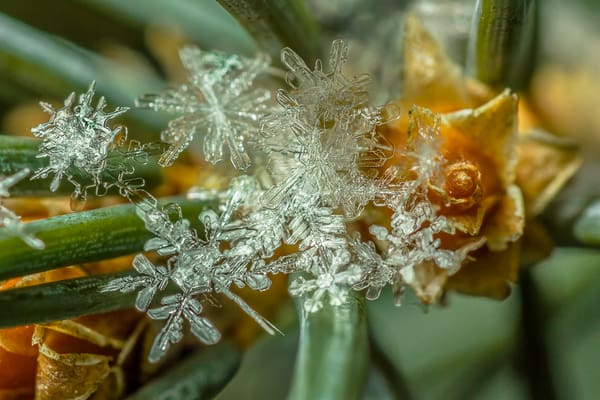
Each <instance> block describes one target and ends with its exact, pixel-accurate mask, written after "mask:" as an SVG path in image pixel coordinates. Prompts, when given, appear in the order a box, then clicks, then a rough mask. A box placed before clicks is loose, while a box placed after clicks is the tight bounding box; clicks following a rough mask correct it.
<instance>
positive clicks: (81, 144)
mask: <svg viewBox="0 0 600 400" xmlns="http://www.w3.org/2000/svg"><path fill="white" fill-rule="evenodd" d="M94 92H95V82H92V83H91V85H90V86H89V88H88V90H87V92H86V93H83V94H81V95H80V96H79V99H78V102H77V104H75V93H74V92H73V93H71V94H70V95H69V96H68V97H67V99H66V100H65V102H64V106H63V107H62V108H59V109H55V108H54V107H52V105H50V104H48V103H41V106H42V108H43V109H44V111H46V112H48V113H50V115H51V116H50V120H49V121H48V122H45V123H42V124H40V125H38V126H37V127H35V128H33V129H32V130H31V131H32V133H33V134H34V135H35V136H37V137H39V138H42V139H43V140H42V143H41V144H40V146H39V155H38V157H39V158H46V159H47V160H48V166H47V167H42V168H39V169H37V170H36V171H34V175H33V176H32V177H31V179H39V178H47V177H48V176H49V175H54V178H53V180H52V183H51V185H50V190H52V191H53V192H54V191H56V190H57V189H58V187H59V185H60V183H61V180H62V178H63V177H65V178H66V179H67V180H68V181H69V182H70V183H72V184H73V186H74V187H75V188H74V191H73V198H74V199H76V200H85V199H86V198H87V194H88V191H90V190H92V189H93V190H94V192H95V194H96V195H97V196H102V195H104V194H105V193H106V192H107V191H108V189H110V188H112V187H116V188H118V189H119V192H120V194H121V195H123V196H126V197H130V198H131V196H133V195H134V194H135V193H136V192H140V191H141V188H142V186H143V185H144V181H143V179H141V178H131V177H130V176H131V175H133V174H134V172H135V165H136V163H137V164H139V163H140V162H142V163H143V162H147V161H148V160H147V158H148V155H149V152H150V149H151V147H152V145H141V144H140V143H138V142H135V141H131V142H129V144H128V148H127V149H126V150H124V149H123V148H122V146H123V145H124V144H125V140H126V139H127V129H126V128H124V127H122V126H117V127H114V128H113V127H110V126H109V125H108V124H109V122H110V120H112V119H113V118H116V117H118V116H120V115H122V114H123V113H125V112H126V111H127V110H128V108H127V107H117V108H116V109H115V110H114V111H112V112H105V111H104V109H105V108H106V101H105V99H104V97H100V99H99V100H98V103H97V104H96V106H95V107H94V106H93V105H92V99H93V97H94Z"/></svg>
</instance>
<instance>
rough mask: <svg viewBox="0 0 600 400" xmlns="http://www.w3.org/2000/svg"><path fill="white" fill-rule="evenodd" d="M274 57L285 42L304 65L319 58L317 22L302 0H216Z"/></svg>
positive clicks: (277, 55) (277, 57) (277, 56)
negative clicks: (300, 58)
mask: <svg viewBox="0 0 600 400" xmlns="http://www.w3.org/2000/svg"><path fill="white" fill-rule="evenodd" d="M217 1H218V2H219V3H220V4H221V5H222V6H223V7H224V8H225V9H226V10H227V11H229V13H230V14H231V15H232V16H233V17H235V18H236V19H237V20H238V22H239V23H240V24H241V25H242V26H243V27H244V28H246V30H247V31H248V32H249V33H250V34H251V35H252V36H253V37H254V39H255V40H256V42H257V43H258V44H259V45H260V46H261V47H262V48H263V50H265V51H266V52H267V53H269V54H270V55H271V57H273V58H274V59H275V60H278V59H279V53H280V51H281V48H282V47H286V46H289V47H291V48H292V50H294V51H295V52H296V53H298V54H299V55H300V56H301V57H302V58H303V59H304V60H305V61H306V62H307V64H308V65H310V64H311V63H313V62H314V61H315V60H316V59H317V58H319V33H318V25H317V23H316V22H315V21H314V20H313V18H312V16H311V15H310V13H309V12H308V9H307V7H306V4H305V2H304V1H303V0H268V1H267V0H217Z"/></svg>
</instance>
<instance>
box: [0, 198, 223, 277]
mask: <svg viewBox="0 0 600 400" xmlns="http://www.w3.org/2000/svg"><path fill="white" fill-rule="evenodd" d="M168 202H176V203H178V204H179V205H180V207H181V209H182V212H183V214H184V217H185V218H188V219H189V220H190V221H191V222H192V223H193V224H195V226H196V227H199V226H200V222H199V221H198V218H197V216H198V214H199V213H200V212H201V211H202V210H204V209H205V208H206V207H209V206H210V205H211V203H208V202H205V201H203V202H199V201H189V200H183V199H170V200H166V201H163V204H164V203H168ZM25 229H26V231H27V232H28V233H31V234H33V235H35V237H37V238H39V239H41V240H43V241H44V243H45V245H46V248H45V249H44V250H43V251H36V250H32V249H31V248H30V247H29V246H28V245H27V244H25V243H24V242H23V241H22V240H21V239H20V238H18V237H2V229H0V280H3V279H8V278H13V277H17V276H24V275H29V274H33V273H37V272H42V271H48V270H51V269H54V268H59V267H65V266H69V265H74V264H79V263H85V262H93V261H99V260H105V259H109V258H113V257H118V256H123V255H127V254H133V253H135V252H138V251H142V250H143V248H144V243H145V242H146V241H147V240H148V239H150V238H152V234H151V233H150V232H148V231H147V230H146V228H145V226H144V222H143V221H142V220H141V219H140V218H139V217H138V216H137V214H136V207H135V206H134V205H131V204H127V205H120V206H114V207H106V208H101V209H96V210H91V211H84V212H79V213H74V214H67V215H60V216H58V217H53V218H48V219H45V220H40V221H34V222H30V223H27V224H26V227H25Z"/></svg>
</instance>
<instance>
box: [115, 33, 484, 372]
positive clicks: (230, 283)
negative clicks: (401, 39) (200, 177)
mask: <svg viewBox="0 0 600 400" xmlns="http://www.w3.org/2000/svg"><path fill="white" fill-rule="evenodd" d="M347 53H348V47H347V46H346V44H344V43H343V42H342V41H335V42H334V43H333V45H332V47H331V53H330V57H329V69H324V68H323V66H322V64H321V62H320V61H317V63H316V64H315V68H314V69H310V68H309V67H307V66H306V64H305V63H304V61H303V60H302V59H301V58H300V57H299V56H298V55H297V54H296V53H294V52H293V51H292V50H290V49H284V50H283V51H282V62H283V64H284V65H285V66H286V67H287V68H288V69H289V74H288V77H287V82H288V84H289V86H290V88H288V90H287V91H284V90H280V91H279V92H278V94H277V101H278V103H279V106H280V107H279V108H272V109H270V110H269V114H268V115H263V114H264V113H266V111H267V110H266V106H265V100H266V99H267V98H268V96H267V95H266V94H265V92H264V91H260V90H259V91H251V92H247V89H249V87H250V85H251V82H252V79H253V78H254V77H255V76H256V75H257V74H258V73H259V72H260V71H262V70H263V69H264V68H265V67H266V61H265V60H264V59H261V58H257V59H253V60H250V59H243V58H240V57H237V56H225V55H223V54H220V53H208V52H201V51H200V50H198V49H193V48H186V49H184V50H183V51H182V53H181V55H182V60H183V62H184V64H185V66H186V68H187V69H188V72H189V75H190V76H189V81H190V84H189V85H184V86H181V87H180V88H178V89H175V90H171V91H167V92H165V93H163V94H162V95H160V96H154V95H150V96H145V97H143V98H141V99H140V101H139V102H140V104H141V105H142V106H146V107H149V108H152V109H155V110H167V111H170V112H172V113H176V114H181V116H180V117H179V118H177V119H176V120H174V121H172V122H171V124H170V125H169V128H168V129H167V131H165V132H164V133H163V140H165V141H167V142H168V143H170V144H171V147H170V149H169V150H168V151H167V153H165V154H164V155H163V159H162V163H163V164H165V165H166V164H170V163H171V162H173V160H174V159H175V158H176V156H177V155H178V154H179V153H180V152H181V151H182V150H183V149H184V148H185V147H186V146H187V145H188V143H189V141H190V140H191V139H192V137H193V135H194V133H195V131H196V129H202V128H203V127H206V131H207V132H206V137H205V154H206V157H207V159H208V160H210V161H217V160H219V159H220V158H221V154H222V150H221V148H222V146H223V144H227V145H228V146H229V148H230V152H231V156H232V162H233V164H234V165H235V166H236V167H238V168H242V167H245V166H246V165H247V162H246V161H247V160H248V157H247V156H246V155H245V154H246V153H245V150H244V147H243V146H244V142H245V139H246V138H249V137H248V134H249V133H252V138H251V140H250V142H251V143H252V145H253V146H255V148H256V150H258V151H262V154H258V155H257V157H256V158H255V159H256V160H257V161H258V162H259V163H260V164H259V165H257V168H255V169H254V172H255V175H254V176H240V177H237V178H236V179H234V180H232V182H231V185H230V188H229V189H228V190H227V191H226V192H221V193H215V191H214V190H209V191H206V192H203V191H201V190H199V189H195V192H194V193H193V197H194V198H210V199H212V200H213V201H221V205H220V207H219V210H218V212H217V211H215V210H205V211H203V212H202V213H201V214H200V215H199V219H200V223H201V224H202V225H203V226H204V232H203V234H201V235H199V234H198V232H197V231H196V230H195V229H194V228H193V225H194V224H193V223H192V222H190V221H188V220H187V219H185V218H183V217H182V215H181V212H180V210H179V208H178V207H177V206H174V205H173V206H168V207H164V208H160V207H157V206H156V205H151V204H150V205H149V204H145V207H143V208H142V207H139V209H140V216H141V217H142V218H143V219H144V221H145V224H146V228H147V229H148V230H149V231H150V232H151V233H152V234H153V235H154V238H152V239H150V240H149V241H148V242H147V243H146V245H145V248H144V249H145V251H154V252H156V253H157V254H158V255H160V256H163V257H165V258H167V261H166V264H165V266H158V267H157V266H155V265H154V264H153V263H151V262H150V261H149V260H148V259H147V258H145V257H144V256H143V255H138V256H137V257H136V259H135V261H134V267H135V269H136V270H137V271H138V273H139V275H138V276H137V277H131V276H128V277H124V278H121V279H119V280H116V281H113V282H111V283H110V284H109V285H107V286H106V287H105V288H104V290H121V291H135V290H139V294H138V298H137V301H136V306H137V308H139V309H141V310H148V311H147V312H148V314H149V316H150V317H151V318H154V319H160V320H165V325H164V327H163V329H162V330H161V332H160V334H159V335H158V336H157V338H156V340H155V342H154V346H153V349H152V352H151V356H150V357H151V359H152V360H153V361H155V360H157V359H158V358H160V357H162V356H163V355H164V354H165V352H166V351H167V349H168V348H169V346H170V345H171V344H172V343H175V342H177V341H179V340H180V339H181V338H182V335H183V323H184V321H186V320H187V321H188V323H189V324H190V327H191V331H192V333H193V334H194V335H196V336H197V337H198V338H199V339H200V340H201V341H202V342H204V343H214V342H215V341H217V340H218V339H219V333H218V331H217V330H216V328H215V327H214V326H213V324H212V323H211V322H210V321H208V320H207V319H206V318H204V317H202V316H201V312H202V309H203V303H202V302H203V301H205V300H207V299H212V295H213V294H220V295H222V296H224V297H226V298H228V299H230V300H231V301H233V302H234V303H236V304H237V305H238V306H239V307H241V308H242V310H244V311H245V312H246V313H247V314H248V315H250V316H251V317H252V318H254V319H255V321H256V322H257V323H258V324H259V325H261V326H262V327H263V328H264V329H265V330H266V331H267V332H269V333H274V332H276V331H277V330H276V328H275V327H274V326H273V325H272V324H270V323H269V322H268V321H266V320H265V319H264V318H263V317H262V316H260V315H259V314H258V313H256V311H255V310H254V309H252V308H251V307H250V306H249V305H248V304H247V303H246V302H244V300H243V299H242V298H241V297H239V296H238V295H237V294H235V293H234V292H233V291H232V288H233V287H247V288H250V289H252V290H257V291H264V290H266V289H268V288H269V286H270V284H271V275H272V274H279V273H283V274H291V273H295V274H297V276H295V278H294V279H293V280H292V282H291V284H290V288H289V291H290V293H291V294H292V295H294V296H299V297H302V299H303V310H304V312H306V313H310V312H318V311H319V310H320V309H321V308H322V307H324V306H325V304H330V305H332V306H338V305H341V304H344V303H345V302H346V301H347V299H348V296H349V295H350V293H351V291H352V290H366V297H367V298H368V299H375V298H377V297H378V296H379V293H380V292H381V290H382V288H384V287H385V286H387V285H391V286H392V287H393V288H394V291H395V292H400V291H401V289H402V288H403V287H404V286H406V285H407V284H410V283H411V280H412V279H414V277H413V276H412V275H414V269H415V268H416V267H417V266H419V265H421V264H423V263H434V264H436V265H437V266H439V267H440V268H444V269H446V270H447V271H448V272H449V273H454V272H455V271H456V270H457V269H458V268H459V267H460V265H461V263H462V262H463V260H464V259H465V258H466V256H467V253H468V252H469V251H470V250H472V249H473V248H475V246H476V245H479V244H466V245H464V246H462V247H460V248H458V249H449V248H445V247H444V246H443V245H442V243H441V241H440V238H439V237H440V234H442V233H443V234H452V233H454V231H453V227H452V225H451V224H450V223H448V221H447V220H446V218H445V217H444V216H442V215H440V214H439V210H438V208H437V207H436V206H435V205H433V204H432V203H431V201H430V200H429V197H428V193H429V191H430V190H431V186H432V185H431V182H432V180H433V178H434V177H435V178H436V181H439V179H437V178H438V177H439V172H440V166H441V165H443V163H444V160H443V157H442V156H441V153H440V151H439V135H438V130H439V121H437V124H434V126H432V127H429V128H425V126H426V125H425V124H422V125H423V126H424V128H423V129H422V132H419V135H418V137H417V138H412V139H411V142H410V143H411V144H410V146H408V147H407V149H406V150H403V151H402V153H401V156H402V158H403V159H404V160H405V162H404V164H403V165H399V166H398V168H404V170H403V171H402V173H400V174H397V173H395V169H389V170H386V171H383V170H384V165H385V162H386V160H387V159H388V157H389V156H390V153H391V152H392V151H393V149H392V147H391V146H390V145H389V144H388V143H387V142H386V141H385V140H384V138H383V137H381V136H380V135H379V133H378V130H377V128H378V127H379V126H380V125H381V124H382V120H383V118H382V117H381V115H380V114H381V113H380V111H379V110H378V109H377V108H373V107H371V106H370V105H369V99H368V91H367V86H368V82H369V79H368V77H366V76H359V77H357V78H347V77H346V76H345V75H344V74H343V71H342V67H343V65H344V63H345V62H346V59H347ZM240 99H241V100H240ZM259 118H260V124H258V125H257V124H256V122H257V120H258V119H259ZM388 118H389V116H388ZM400 164H402V163H400ZM381 172H383V173H381ZM367 205H372V206H374V207H386V208H388V209H389V214H392V219H391V224H390V227H389V228H385V227H380V226H376V225H374V226H371V227H370V233H371V235H372V238H373V239H377V241H378V245H382V246H384V248H385V250H384V251H378V250H377V248H376V246H375V245H374V243H372V242H371V241H369V240H368V239H367V240H364V241H363V240H361V239H360V237H359V236H358V235H356V234H352V231H353V229H352V225H351V222H352V221H353V220H355V219H356V218H357V217H360V216H361V215H362V214H363V210H364V208H365V207H366V206H367ZM284 245H285V247H284ZM290 248H294V249H295V251H291V252H290ZM168 282H170V284H171V286H174V287H176V288H177V289H178V291H179V293H178V294H176V295H168V296H166V297H162V298H161V305H160V306H158V308H151V307H152V305H151V304H152V302H153V299H154V298H155V297H160V295H161V293H162V291H163V289H165V288H166V287H167V286H168Z"/></svg>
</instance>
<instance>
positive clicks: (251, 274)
mask: <svg viewBox="0 0 600 400" xmlns="http://www.w3.org/2000/svg"><path fill="white" fill-rule="evenodd" d="M250 181H251V180H248V179H244V178H243V177H241V178H238V179H237V180H235V181H234V182H233V183H232V188H231V190H230V195H229V198H228V200H227V202H226V204H225V205H224V207H223V208H222V210H221V213H220V214H217V213H216V212H214V211H212V210H206V211H203V212H202V213H201V214H200V215H199V219H200V221H201V222H202V223H203V225H204V235H203V236H199V235H198V233H197V232H196V230H195V229H194V228H192V226H191V223H190V221H188V220H186V219H184V218H183V217H182V215H181V211H180V209H179V207H178V206H176V205H170V206H167V207H164V208H150V209H138V210H139V214H140V216H141V217H142V218H143V219H144V222H145V225H146V229H148V231H150V232H151V233H152V234H153V235H154V236H155V237H154V238H152V239H150V240H149V241H148V242H146V245H145V246H144V249H145V250H146V251H156V252H157V253H158V254H159V255H162V256H167V257H168V260H167V266H166V267H155V266H154V265H153V264H152V263H151V262H150V261H149V260H148V259H147V258H146V257H145V256H143V255H141V254H140V255H138V256H136V258H135V260H134V267H135V269H136V271H137V272H138V273H139V275H137V276H133V277H124V278H119V279H116V280H114V281H112V282H110V283H108V284H107V285H106V286H105V287H104V288H103V289H102V290H103V291H116V290H118V291H122V292H131V291H135V290H138V289H140V288H141V290H140V291H139V292H138V296H137V300H136V307H137V308H138V309H140V310H144V311H145V310H148V311H147V312H148V315H149V316H150V317H151V318H154V319H164V320H166V322H165V325H164V327H163V329H162V330H161V332H160V333H159V335H158V336H157V338H156V340H155V342H154V345H153V348H152V350H151V356H150V358H151V360H152V361H156V360H158V359H159V358H160V357H162V356H163V355H164V354H165V352H166V351H167V349H168V348H169V346H170V345H171V344H172V343H175V342H177V341H179V340H180V339H181V337H182V334H183V333H182V329H183V325H182V324H183V321H184V320H187V321H188V322H189V324H190V326H191V330H192V332H193V333H194V334H195V335H196V336H197V337H198V338H199V340H201V341H202V342H204V343H206V344H211V343H214V342H216V341H218V340H219V337H220V334H219V333H218V331H217V330H216V328H215V327H214V326H213V325H212V323H211V322H210V321H208V320H207V319H206V318H204V317H201V316H200V313H201V311H202V305H201V303H200V301H199V300H198V299H197V297H198V296H208V295H210V294H211V293H215V294H222V295H224V296H225V297H227V298H228V299H230V300H231V301H233V302H234V303H236V304H237V305H238V306H239V307H240V308H241V309H242V310H243V311H244V312H246V313H247V314H248V315H250V316H251V317H252V318H254V319H255V321H256V322H257V323H258V324H259V325H260V326H261V327H263V328H264V329H265V330H266V331H267V332H269V333H275V332H278V330H277V328H275V327H274V326H273V325H272V324H271V323H270V322H268V321H267V320H265V319H264V318H263V317H262V316H260V315H259V314H258V313H257V312H256V311H255V310H254V309H252V308H251V307H250V306H249V305H248V304H247V303H246V302H245V301H244V300H242V299H241V298H240V297H239V296H238V295H237V294H235V293H234V292H233V291H232V290H231V288H232V286H234V285H235V286H237V287H245V286H247V287H249V288H251V289H253V290H258V291H263V290H266V289H268V288H269V286H270V283H271V282H270V280H269V278H268V277H267V273H269V272H272V271H273V269H272V268H271V269H267V268H266V264H265V262H264V261H263V260H262V257H263V256H264V257H267V256H268V254H272V253H273V246H274V245H273V243H272V242H269V243H263V242H261V241H260V240H259V237H260V236H261V235H260V232H258V231H256V230H254V229H250V228H249V227H250V226H251V225H252V223H251V222H249V223H248V224H246V223H245V222H243V223H240V222H237V221H235V222H231V221H230V219H231V218H232V215H233V213H234V212H235V211H236V210H237V209H238V207H239V206H240V204H242V203H243V202H244V200H245V198H246V197H247V196H248V195H250V194H251V193H249V192H248V191H247V190H248V185H249V184H250ZM249 230H250V231H251V232H253V234H249V233H248V231H249ZM272 240H273V238H271V239H269V241H272ZM168 282H172V283H174V284H175V285H176V287H177V288H178V289H179V291H180V293H179V294H177V295H172V296H167V297H163V298H162V300H161V304H162V306H160V307H159V308H154V309H152V308H151V309H148V308H149V306H150V305H151V302H152V299H153V298H154V297H155V296H156V294H157V293H158V292H160V291H162V290H164V289H165V288H166V287H167V285H168Z"/></svg>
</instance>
